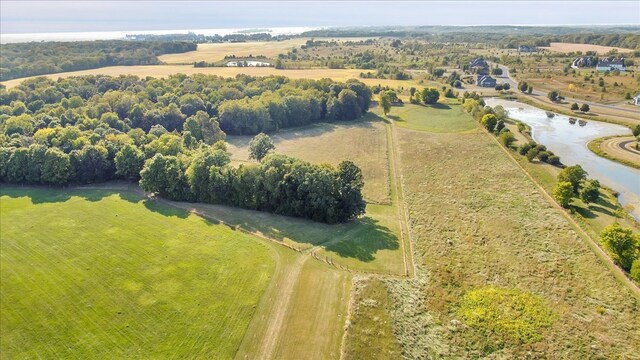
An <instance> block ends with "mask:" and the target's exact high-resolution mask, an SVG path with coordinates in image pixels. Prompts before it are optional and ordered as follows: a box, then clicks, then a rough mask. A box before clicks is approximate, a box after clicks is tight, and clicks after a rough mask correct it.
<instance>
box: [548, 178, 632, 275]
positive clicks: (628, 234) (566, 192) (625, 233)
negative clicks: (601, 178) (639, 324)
mask: <svg viewBox="0 0 640 360" xmlns="http://www.w3.org/2000/svg"><path fill="white" fill-rule="evenodd" d="M587 175H588V174H587V172H586V171H584V169H583V168H582V167H581V166H580V165H574V166H569V167H566V168H565V169H563V170H562V171H561V172H560V173H559V174H558V183H557V184H556V187H555V188H554V190H553V197H554V199H555V200H556V201H557V202H558V204H560V206H562V207H564V208H569V207H570V205H571V202H572V201H573V199H575V198H579V199H580V200H582V202H584V203H585V204H587V206H588V205H589V204H591V203H595V202H597V201H598V199H599V198H600V183H599V182H598V180H594V179H588V178H587ZM600 241H601V243H602V245H603V246H604V248H605V250H606V251H607V252H608V253H609V255H610V256H611V258H612V259H613V261H614V262H615V263H616V264H617V265H618V266H620V267H621V268H622V269H623V270H625V271H627V272H629V273H630V275H631V278H632V279H634V280H635V281H637V282H639V283H640V236H638V235H637V234H634V233H633V230H631V229H625V228H622V227H621V226H620V224H618V223H615V224H612V225H609V226H607V227H606V228H605V229H604V230H603V231H602V232H601V233H600Z"/></svg>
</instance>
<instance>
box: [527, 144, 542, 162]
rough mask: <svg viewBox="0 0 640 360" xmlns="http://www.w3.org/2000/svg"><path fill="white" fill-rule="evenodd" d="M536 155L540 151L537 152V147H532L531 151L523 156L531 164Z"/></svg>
mask: <svg viewBox="0 0 640 360" xmlns="http://www.w3.org/2000/svg"><path fill="white" fill-rule="evenodd" d="M538 153H540V150H538V148H537V147H532V148H531V149H529V151H527V154H526V155H525V156H526V157H527V160H529V161H530V162H531V161H533V159H535V158H536V156H538Z"/></svg>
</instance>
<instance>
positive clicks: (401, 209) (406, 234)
mask: <svg viewBox="0 0 640 360" xmlns="http://www.w3.org/2000/svg"><path fill="white" fill-rule="evenodd" d="M387 134H388V135H387V136H388V142H389V155H388V157H389V167H390V172H391V174H390V176H389V179H390V180H391V187H392V190H391V192H392V195H395V197H394V199H393V201H394V202H395V203H396V207H397V209H398V222H399V225H400V244H401V247H402V256H403V260H404V268H405V275H406V276H415V274H416V268H415V264H414V263H413V242H412V241H411V233H410V229H409V214H408V212H407V209H406V206H405V203H404V198H405V195H404V186H403V184H402V173H401V170H400V164H399V163H400V150H399V149H398V148H399V146H398V140H397V135H396V126H395V123H394V122H393V120H391V124H390V125H388V126H387ZM407 244H408V245H409V249H406V245H407Z"/></svg>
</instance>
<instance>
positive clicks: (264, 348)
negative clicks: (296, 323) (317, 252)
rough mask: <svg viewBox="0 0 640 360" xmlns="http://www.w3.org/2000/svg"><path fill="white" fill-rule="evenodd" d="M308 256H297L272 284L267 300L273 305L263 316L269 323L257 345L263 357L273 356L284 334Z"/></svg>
mask: <svg viewBox="0 0 640 360" xmlns="http://www.w3.org/2000/svg"><path fill="white" fill-rule="evenodd" d="M308 258H309V256H298V257H296V260H295V262H293V263H292V264H290V265H289V266H287V267H286V268H285V269H283V270H282V272H283V275H281V276H280V277H279V278H278V279H277V281H274V282H273V283H272V285H271V286H270V287H273V291H271V296H270V297H269V299H268V300H267V302H268V303H269V304H270V305H271V308H270V309H269V310H270V311H269V312H268V313H263V314H262V316H266V317H268V318H269V320H268V321H267V324H268V325H267V328H266V329H265V331H264V333H263V334H264V336H263V337H262V339H261V341H262V342H261V344H260V346H259V347H257V349H258V350H257V353H258V354H261V358H262V359H272V358H273V355H274V351H275V347H276V345H277V344H278V342H279V341H280V336H281V335H282V328H283V324H284V319H285V317H286V314H287V311H288V310H289V308H290V303H291V298H292V295H293V290H294V288H295V285H296V283H297V282H298V278H299V277H300V272H301V270H302V266H303V265H304V263H305V262H306V261H307V259H308Z"/></svg>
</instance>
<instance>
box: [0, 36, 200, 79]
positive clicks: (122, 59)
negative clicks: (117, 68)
mask: <svg viewBox="0 0 640 360" xmlns="http://www.w3.org/2000/svg"><path fill="white" fill-rule="evenodd" d="M196 47H197V45H196V44H194V43H192V42H159V41H145V42H134V41H122V40H100V41H74V42H29V43H19V44H2V45H0V81H4V80H10V79H16V78H21V77H27V76H35V75H44V74H53V73H59V72H64V71H76V70H86V69H94V68H98V67H103V66H114V65H153V64H158V63H159V60H158V58H157V56H158V55H162V54H174V53H182V52H187V51H193V50H196Z"/></svg>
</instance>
